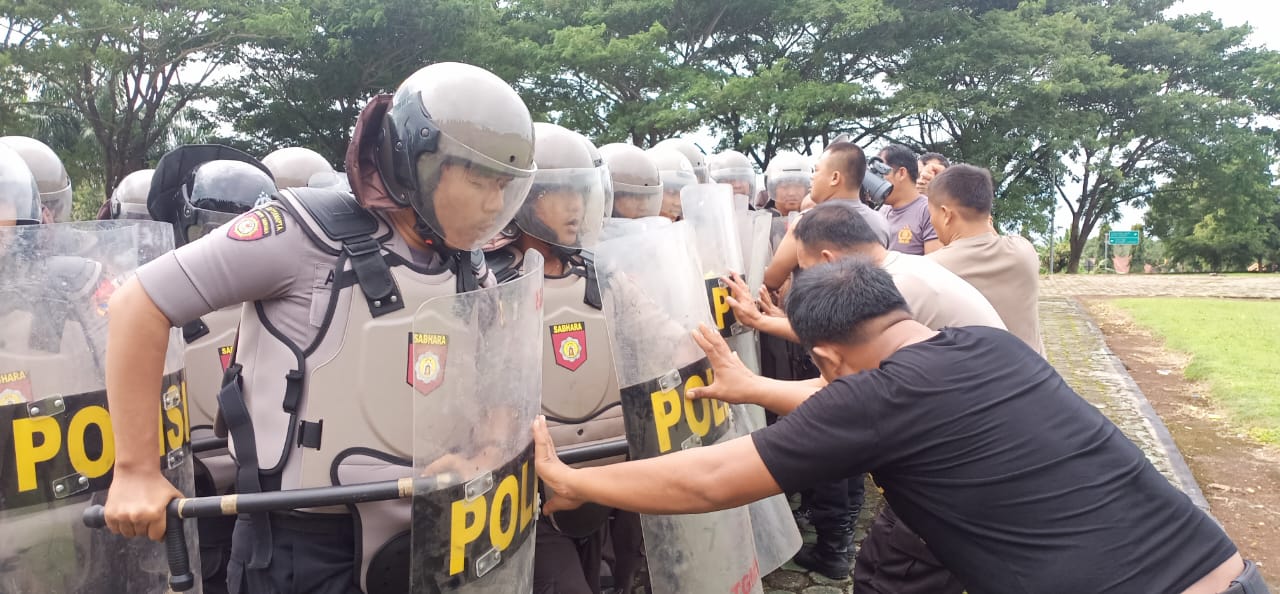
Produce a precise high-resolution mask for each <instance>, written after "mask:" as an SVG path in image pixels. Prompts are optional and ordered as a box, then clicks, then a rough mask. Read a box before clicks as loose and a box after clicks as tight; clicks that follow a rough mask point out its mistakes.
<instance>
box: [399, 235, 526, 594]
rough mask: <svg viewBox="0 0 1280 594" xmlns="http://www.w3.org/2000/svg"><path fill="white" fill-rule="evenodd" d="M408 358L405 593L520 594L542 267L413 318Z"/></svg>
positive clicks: (429, 305) (437, 302) (429, 306)
mask: <svg viewBox="0 0 1280 594" xmlns="http://www.w3.org/2000/svg"><path fill="white" fill-rule="evenodd" d="M410 339H411V340H410V342H411V344H412V345H413V347H412V348H411V350H410V351H409V357H410V367H409V368H410V369H411V370H412V371H411V374H412V377H411V381H410V383H411V384H413V388H412V389H411V390H410V392H409V394H408V396H409V397H411V398H413V403H414V406H413V415H414V425H413V427H414V435H413V444H414V445H413V458H414V460H413V462H414V470H415V474H416V476H419V477H422V478H426V479H430V480H431V481H433V482H434V483H435V485H434V488H433V489H431V490H428V491H424V492H417V493H415V494H414V500H413V528H412V555H413V557H412V558H411V559H412V561H411V567H412V569H411V575H410V579H411V581H412V585H411V589H410V590H411V591H412V592H430V593H436V592H465V593H467V594H472V593H481V592H492V593H494V594H507V593H509V592H529V591H530V590H531V589H532V588H533V549H534V539H533V535H534V528H535V526H536V520H537V517H538V515H539V513H540V512H539V510H538V504H537V499H538V498H537V491H538V480H537V476H536V475H535V474H534V468H533V438H532V434H531V433H530V430H529V428H530V426H531V424H532V423H533V419H534V418H535V417H536V416H537V415H538V411H539V408H540V405H541V402H540V399H541V391H542V358H541V355H542V256H541V255H539V254H538V252H535V251H529V252H528V253H526V254H525V257H524V267H523V270H522V271H521V276H519V277H518V278H516V279H514V280H512V281H510V282H507V283H505V284H501V285H498V286H496V287H492V288H488V289H481V290H479V291H474V292H471V293H464V294H460V295H453V296H448V297H439V298H436V299H432V300H430V301H428V302H426V303H424V304H423V305H422V307H420V308H418V312H417V314H416V315H415V318H414V324H413V335H412V336H411V337H410Z"/></svg>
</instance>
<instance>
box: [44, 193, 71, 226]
mask: <svg viewBox="0 0 1280 594" xmlns="http://www.w3.org/2000/svg"><path fill="white" fill-rule="evenodd" d="M40 204H43V205H44V207H45V209H46V210H48V211H49V214H50V215H51V216H52V217H53V222H55V223H65V222H67V221H70V220H71V186H70V185H68V186H67V187H65V188H62V189H61V190H56V191H53V192H44V193H42V194H40Z"/></svg>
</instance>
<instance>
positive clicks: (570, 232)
mask: <svg viewBox="0 0 1280 594" xmlns="http://www.w3.org/2000/svg"><path fill="white" fill-rule="evenodd" d="M583 202H584V200H583V198H582V195H581V194H579V193H577V192H575V191H572V190H567V189H564V190H554V191H550V192H546V193H543V194H542V195H541V196H539V197H538V201H537V203H535V204H534V205H533V216H535V217H537V219H538V220H539V221H542V224H543V225H546V226H547V228H549V229H551V232H552V233H554V234H555V236H556V243H558V244H560V245H564V246H573V247H576V246H578V245H579V244H580V242H581V241H582V237H581V233H582V214H583V212H584V211H585V210H586V208H585V206H584V204H583Z"/></svg>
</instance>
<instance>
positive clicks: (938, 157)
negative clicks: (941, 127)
mask: <svg viewBox="0 0 1280 594" xmlns="http://www.w3.org/2000/svg"><path fill="white" fill-rule="evenodd" d="M929 161H937V162H939V163H942V166H943V167H950V166H951V161H950V160H948V159H947V157H946V156H944V155H943V154H942V153H925V154H923V155H920V162H921V163H928V162H929Z"/></svg>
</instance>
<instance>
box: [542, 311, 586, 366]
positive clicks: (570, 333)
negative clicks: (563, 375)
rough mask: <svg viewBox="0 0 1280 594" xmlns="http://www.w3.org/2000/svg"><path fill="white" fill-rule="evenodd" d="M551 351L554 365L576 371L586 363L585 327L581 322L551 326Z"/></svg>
mask: <svg viewBox="0 0 1280 594" xmlns="http://www.w3.org/2000/svg"><path fill="white" fill-rule="evenodd" d="M551 350H552V352H553V353H554V354H555V357H556V365H559V366H561V367H563V368H565V369H568V370H569V371H577V370H578V368H579V367H582V364H583V363H586V362H587V327H586V325H585V324H583V323H582V322H569V323H568V324H555V325H553V326H551Z"/></svg>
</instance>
